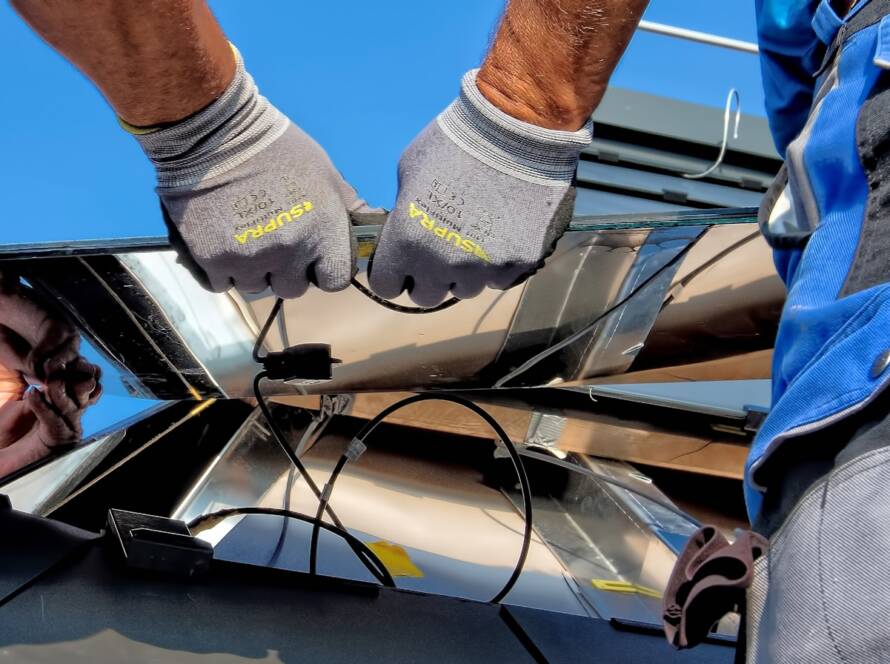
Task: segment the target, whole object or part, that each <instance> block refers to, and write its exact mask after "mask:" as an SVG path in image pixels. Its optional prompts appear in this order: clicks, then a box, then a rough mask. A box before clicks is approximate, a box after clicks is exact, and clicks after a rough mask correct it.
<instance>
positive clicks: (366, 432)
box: [309, 394, 532, 603]
mask: <svg viewBox="0 0 890 664" xmlns="http://www.w3.org/2000/svg"><path fill="white" fill-rule="evenodd" d="M420 401H449V402H451V403H455V404H457V405H459V406H463V407H464V408H467V409H468V410H471V411H473V412H474V413H476V414H477V415H478V416H479V417H481V418H482V419H483V420H485V422H486V423H488V425H489V426H490V427H491V428H492V429H494V432H495V433H496V434H497V436H498V438H500V440H501V442H503V444H504V446H505V447H506V448H507V452H508V453H509V455H510V459H511V460H512V461H513V467H514V468H515V470H516V475H517V476H518V477H519V486H520V490H521V492H522V503H523V516H524V520H525V528H524V531H523V534H522V547H521V549H520V551H519V558H518V559H517V561H516V565H515V566H514V567H513V572H512V573H511V574H510V577H509V578H508V579H507V582H506V583H505V584H504V585H503V587H502V588H501V589H500V590H499V591H498V592H497V594H496V595H495V596H494V597H492V598H491V600H489V601H491V602H493V603H496V602H500V601H501V600H502V599H503V598H504V597H505V596H506V595H507V593H509V592H510V590H511V589H512V588H513V586H514V585H515V584H516V581H517V580H518V579H519V575H520V574H521V573H522V568H523V567H524V566H525V560H526V558H527V557H528V551H529V547H530V546H531V538H532V496H531V488H530V486H529V482H528V476H527V475H526V472H525V467H524V466H523V464H522V459H521V458H520V456H519V452H518V451H517V450H516V446H515V445H514V444H513V441H511V440H510V437H509V436H508V435H507V432H506V431H504V429H503V427H501V425H500V424H498V421H497V420H495V419H494V418H493V417H492V416H491V415H489V414H488V413H487V412H486V411H484V410H483V409H482V408H480V407H479V406H477V405H476V404H475V403H473V402H472V401H470V400H468V399H464V398H463V397H458V396H454V395H449V394H418V395H415V396H413V397H408V398H407V399H402V400H401V401H398V402H396V403H394V404H392V405H391V406H389V407H387V408H385V409H384V410H382V411H380V412H379V413H378V414H377V415H376V416H375V417H374V419H372V420H369V421H368V422H367V423H366V424H365V425H364V426H363V427H362V428H361V430H360V431H359V432H358V433H357V434H356V436H355V438H354V439H353V443H351V444H354V443H356V442H358V443H359V444H360V445H364V444H365V441H366V440H367V438H368V436H370V435H371V433H373V431H374V430H375V429H376V428H377V427H378V426H379V425H380V423H381V422H383V420H384V419H386V418H387V417H388V416H389V415H391V414H392V413H394V412H395V411H397V410H400V409H402V408H405V407H406V406H410V405H411V404H414V403H418V402H420ZM349 459H350V456H349V454H348V453H344V454H343V455H342V456H341V457H340V459H339V460H338V461H337V465H336V466H335V467H334V470H333V472H332V473H331V477H330V479H328V481H327V483H326V484H325V488H324V490H323V491H322V493H321V497H320V498H319V503H318V512H317V514H316V517H317V519H316V524H315V525H314V526H313V528H312V543H311V544H310V549H309V550H310V557H309V570H310V572H313V571H314V570H315V565H316V558H317V551H318V535H319V526H318V523H319V522H320V517H321V515H323V514H324V511H325V509H327V505H328V502H329V501H330V499H331V494H332V493H333V490H334V485H335V483H336V481H337V478H338V477H339V476H340V473H341V472H342V470H343V468H344V467H345V466H346V464H347V463H348V462H349Z"/></svg>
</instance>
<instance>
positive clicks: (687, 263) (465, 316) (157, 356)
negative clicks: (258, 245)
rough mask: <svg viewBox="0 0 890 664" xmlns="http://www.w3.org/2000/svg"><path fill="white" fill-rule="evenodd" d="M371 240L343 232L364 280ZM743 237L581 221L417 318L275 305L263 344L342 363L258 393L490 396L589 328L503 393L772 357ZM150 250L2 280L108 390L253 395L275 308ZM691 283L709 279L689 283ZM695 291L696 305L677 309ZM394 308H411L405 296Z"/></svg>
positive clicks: (18, 261) (762, 263)
mask: <svg viewBox="0 0 890 664" xmlns="http://www.w3.org/2000/svg"><path fill="white" fill-rule="evenodd" d="M377 231H378V227H376V226H361V227H356V228H355V235H356V237H357V240H358V242H359V246H360V255H361V256H363V258H362V259H361V261H360V265H359V267H360V270H361V271H363V270H364V269H365V268H366V267H367V264H366V263H367V256H368V255H370V253H371V251H372V249H373V246H374V243H375V241H376V234H377ZM755 232H756V225H755V224H754V220H753V216H752V211H750V210H722V211H714V212H694V213H678V214H667V215H656V216H651V215H649V216H645V215H637V216H629V217H600V218H596V217H582V218H577V219H576V220H575V223H574V224H573V226H572V229H571V230H570V231H569V232H568V233H567V234H566V236H565V237H564V238H563V239H562V241H561V242H560V243H559V245H558V248H557V250H556V252H555V253H554V255H553V256H552V257H551V258H550V259H549V260H548V262H547V265H546V267H545V268H544V269H543V270H541V271H540V272H539V273H538V274H537V275H535V276H534V277H533V278H532V279H530V280H529V281H528V282H527V283H526V285H525V286H523V287H520V288H515V289H513V290H510V291H507V292H496V291H486V292H484V293H483V294H482V295H481V296H479V297H478V298H475V299H473V300H468V301H465V302H462V303H460V304H458V305H457V306H454V307H452V308H450V309H447V310H445V311H442V312H438V313H435V314H428V315H420V316H418V315H413V316H412V315H406V314H401V313H397V312H393V311H390V310H387V309H384V308H382V307H380V306H379V305H378V304H376V303H374V302H373V301H371V300H369V299H367V298H366V297H365V296H364V295H362V294H361V293H359V292H358V291H357V290H355V289H348V290H346V291H343V292H340V293H334V294H328V293H322V292H320V291H318V290H315V289H312V290H310V292H309V293H308V294H307V295H306V296H304V297H302V298H300V299H299V300H294V301H289V302H287V303H286V304H285V306H284V308H283V313H282V315H281V319H280V321H279V325H278V326H277V327H274V328H273V333H272V334H271V335H270V338H269V339H268V343H267V346H268V348H269V349H277V348H281V347H283V346H285V345H292V344H297V343H303V342H323V343H329V344H331V346H332V349H333V354H334V355H335V356H336V357H339V358H341V359H342V360H344V362H343V364H341V365H338V366H337V367H336V369H335V373H334V380H333V381H330V382H324V383H314V384H308V385H297V384H290V385H285V384H275V385H268V386H267V389H268V390H269V391H270V392H275V393H282V394H286V393H298V392H307V393H338V392H354V391H363V390H398V389H402V390H404V389H448V388H454V387H462V388H490V387H492V386H494V385H496V384H502V383H501V382H500V381H502V379H503V378H504V377H505V376H507V375H509V374H510V373H511V372H512V371H513V370H514V369H515V368H516V367H517V366H521V365H522V363H524V362H528V361H529V360H530V359H531V358H533V357H534V356H535V355H536V354H538V353H541V352H542V351H544V350H545V349H546V348H547V347H549V346H551V345H553V344H555V343H559V342H560V341H562V340H564V339H566V338H567V337H569V336H570V335H572V334H573V333H577V332H578V331H579V330H583V329H584V328H585V327H588V326H589V327H590V329H589V330H588V332H586V333H584V334H582V335H581V337H580V338H579V339H577V341H576V342H574V343H571V344H570V345H568V346H566V347H565V348H562V349H560V350H559V351H558V352H555V353H553V354H552V355H549V356H548V357H542V358H541V359H540V361H539V362H538V363H536V364H535V366H534V367H533V368H532V369H529V370H528V371H523V372H521V374H519V375H516V376H515V377H513V378H511V380H510V381H509V382H508V383H506V384H504V386H510V387H522V386H535V385H553V384H560V383H569V382H572V381H580V380H589V379H591V378H595V377H601V376H602V377H607V376H615V375H622V376H624V375H628V376H632V374H633V372H634V371H636V370H637V369H638V368H646V369H651V368H653V367H671V366H675V365H679V364H683V365H687V364H690V363H692V364H694V363H695V362H697V361H699V360H701V359H702V357H704V358H705V359H708V360H713V359H714V358H715V357H716V358H726V357H732V356H735V355H737V354H738V353H739V352H740V349H743V350H744V351H745V352H750V351H751V350H752V349H753V350H764V349H765V350H768V349H769V348H770V347H771V345H772V334H773V333H774V329H775V323H776V319H777V317H778V312H779V310H780V307H781V302H782V289H781V283H780V282H779V280H778V278H777V277H775V276H771V277H763V278H762V279H761V278H760V277H759V275H766V274H767V271H768V270H769V269H770V268H771V259H770V254H769V251H768V249H767V247H766V245H765V244H758V243H753V242H748V241H746V242H742V243H741V244H739V242H740V238H746V237H752V236H753V235H754V233H755ZM160 246H162V243H161V242H160V241H158V240H151V239H145V238H143V239H138V240H134V244H133V246H132V247H127V246H123V245H122V244H121V243H120V242H112V243H108V244H102V243H83V244H77V243H75V244H69V245H64V246H60V245H29V246H27V247H15V246H11V247H10V246H7V247H0V268H3V269H6V270H10V269H16V270H18V271H20V272H21V273H22V274H23V275H25V277H26V278H27V280H28V282H29V283H31V284H32V285H34V286H35V287H36V288H39V289H41V290H42V291H44V292H45V293H47V294H48V295H49V296H50V297H52V298H53V299H54V300H55V301H56V302H58V304H59V305H60V306H61V307H62V308H63V309H64V310H65V312H66V313H67V314H68V315H69V316H70V317H71V318H73V319H74V320H75V321H76V322H77V323H78V325H79V326H80V328H81V330H82V331H83V333H84V334H85V335H86V336H87V337H88V339H89V340H90V341H91V342H93V344H94V345H95V346H96V347H97V348H99V349H100V351H101V352H102V353H103V354H104V355H105V356H106V357H107V359H108V360H109V361H110V362H111V363H112V364H113V365H114V366H115V367H116V368H117V370H118V372H117V375H115V376H106V378H105V383H106V389H110V390H112V391H117V392H123V393H126V394H131V395H136V396H142V397H154V398H163V399H187V398H194V399H197V398H205V397H217V396H226V397H239V396H245V395H249V394H250V381H251V379H252V377H253V375H254V374H255V373H256V371H257V370H258V369H259V367H258V366H257V365H256V364H255V363H254V362H253V361H252V360H251V358H250V349H251V347H252V345H253V343H254V339H255V337H256V334H257V331H258V328H259V326H260V325H261V323H262V322H263V320H264V319H265V317H266V316H267V315H268V312H269V310H270V308H271V306H272V303H273V301H274V298H273V297H272V295H271V294H269V293H266V294H260V295H258V296H248V297H242V296H241V295H239V294H238V293H235V292H230V293H225V294H214V293H209V292H206V291H204V290H203V289H202V288H201V287H200V286H199V285H198V284H197V283H196V282H195V281H194V280H193V279H192V278H191V276H190V274H189V273H188V272H187V271H186V270H185V269H184V268H183V267H181V266H180V265H179V264H177V263H176V261H175V259H174V256H173V254H172V252H169V251H163V250H158V248H159V247H160ZM23 259H27V260H23ZM742 260H743V261H744V264H745V265H746V266H748V270H747V271H743V272H742V273H741V274H740V273H739V272H738V271H737V270H736V269H735V268H737V266H738V263H739V261H742ZM703 266H706V268H703ZM723 266H726V268H725V269H724V267H723ZM702 270H705V271H706V272H707V274H706V278H699V276H698V275H700V274H701V273H702ZM748 272H753V273H754V274H756V275H758V280H757V282H756V283H751V280H750V279H747V278H746V276H745V275H746V274H747V273H748ZM359 279H360V280H364V275H362V274H361V273H360V275H359ZM764 280H765V282H764ZM740 284H741V285H743V286H745V285H748V284H750V286H751V288H741V287H740ZM765 285H766V286H768V287H767V288H764V286H765ZM692 287H694V288H695V289H696V296H695V297H694V298H691V299H683V295H684V293H685V292H686V291H687V290H688V289H689V288H692ZM710 300H715V301H719V303H720V307H719V316H717V315H714V316H709V314H708V311H707V308H706V307H705V308H703V307H701V306H696V305H697V304H698V303H700V302H704V301H710ZM400 302H402V303H408V304H410V302H409V301H408V300H407V298H404V297H403V298H402V299H401V300H400ZM663 321H668V322H663ZM727 321H731V322H727ZM751 321H754V322H755V324H753V325H752V324H751ZM736 324H737V328H738V329H736V327H733V326H734V325H736ZM712 328H713V329H714V330H715V333H714V335H713V336H715V337H717V336H720V335H722V334H723V333H724V332H725V330H726V329H727V328H729V329H730V330H731V332H732V342H733V343H732V344H727V343H723V344H716V345H715V344H711V345H710V346H704V345H702V344H697V343H696V344H691V343H685V344H683V347H682V352H677V349H676V348H675V347H674V345H673V344H672V340H674V339H676V338H677V337H680V336H682V334H685V333H686V332H688V331H689V330H692V331H693V332H695V333H696V334H697V335H698V337H697V338H701V337H702V335H705V336H706V335H707V333H708V331H709V330H710V329H712ZM655 333H657V339H655V340H654V341H657V342H658V343H657V344H653V338H652V337H653V334H655ZM727 374H729V375H725V376H722V377H723V378H734V377H736V376H734V375H731V374H732V370H728V371H727ZM745 377H747V376H745ZM631 380H633V379H632V378H631Z"/></svg>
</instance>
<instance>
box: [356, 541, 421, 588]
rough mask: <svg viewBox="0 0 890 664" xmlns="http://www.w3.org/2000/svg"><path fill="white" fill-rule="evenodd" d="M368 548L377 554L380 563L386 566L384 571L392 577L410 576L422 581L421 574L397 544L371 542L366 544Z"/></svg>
mask: <svg viewBox="0 0 890 664" xmlns="http://www.w3.org/2000/svg"><path fill="white" fill-rule="evenodd" d="M368 548H369V549H371V551H373V552H374V553H376V554H377V557H378V558H380V561H381V562H382V563H383V564H384V565H386V569H388V570H389V573H390V574H392V575H393V576H410V577H412V578H415V579H422V578H423V572H422V571H420V568H419V567H418V566H417V565H415V564H414V562H413V561H412V560H411V558H410V557H409V556H408V552H407V551H405V549H403V548H402V547H400V546H399V545H398V544H392V543H391V542H383V541H380V542H372V543H370V544H368Z"/></svg>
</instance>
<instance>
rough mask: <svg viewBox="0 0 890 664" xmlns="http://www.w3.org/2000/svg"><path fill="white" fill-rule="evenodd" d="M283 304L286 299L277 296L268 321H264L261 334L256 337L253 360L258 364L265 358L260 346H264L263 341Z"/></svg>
mask: <svg viewBox="0 0 890 664" xmlns="http://www.w3.org/2000/svg"><path fill="white" fill-rule="evenodd" d="M282 304H284V300H283V299H282V298H280V297H277V298H275V304H273V305H272V311H270V312H269V316H268V317H267V318H266V322H265V323H263V329H261V330H260V334H259V336H258V337H257V338H256V343H255V344H254V345H253V353H252V356H253V361H254V362H256V363H257V364H262V362H263V358H262V357H260V348H262V347H263V342H264V341H265V340H266V335H267V334H269V329H270V328H271V327H272V323H274V322H275V319H276V318H277V317H278V312H279V311H281V305H282Z"/></svg>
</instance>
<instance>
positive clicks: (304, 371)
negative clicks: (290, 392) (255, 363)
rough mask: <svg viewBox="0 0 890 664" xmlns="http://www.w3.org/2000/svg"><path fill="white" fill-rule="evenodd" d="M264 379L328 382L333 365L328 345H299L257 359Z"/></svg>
mask: <svg viewBox="0 0 890 664" xmlns="http://www.w3.org/2000/svg"><path fill="white" fill-rule="evenodd" d="M259 361H260V362H262V364H263V368H264V369H265V370H266V377H267V378H270V379H272V380H330V379H331V378H332V377H333V365H335V364H339V363H340V360H338V359H337V358H335V357H331V346H330V344H300V345H298V346H291V347H290V348H285V349H284V350H281V351H275V352H272V353H267V354H266V355H264V356H263V357H260V358H259Z"/></svg>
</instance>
